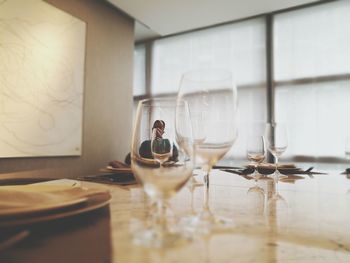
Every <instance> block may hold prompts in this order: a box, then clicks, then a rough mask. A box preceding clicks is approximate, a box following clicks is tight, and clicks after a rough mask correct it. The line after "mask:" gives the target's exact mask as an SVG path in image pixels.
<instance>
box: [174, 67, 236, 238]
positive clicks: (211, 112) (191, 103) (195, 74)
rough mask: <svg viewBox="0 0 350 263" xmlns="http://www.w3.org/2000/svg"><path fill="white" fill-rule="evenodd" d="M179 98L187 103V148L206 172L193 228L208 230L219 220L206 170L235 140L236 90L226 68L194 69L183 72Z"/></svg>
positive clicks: (208, 170)
mask: <svg viewBox="0 0 350 263" xmlns="http://www.w3.org/2000/svg"><path fill="white" fill-rule="evenodd" d="M178 101H186V102H187V103H188V107H189V111H190V116H189V117H190V120H191V124H192V125H191V126H192V136H193V137H192V145H190V148H191V150H192V151H193V156H194V158H195V163H196V165H199V166H201V167H202V169H203V170H204V171H205V173H206V174H205V176H204V182H205V191H204V204H203V207H202V211H201V212H200V214H199V215H198V216H197V218H196V219H197V220H196V221H195V222H196V225H197V226H198V227H197V226H196V229H200V231H203V232H208V231H210V229H211V228H212V227H214V226H215V225H216V224H218V223H220V221H219V220H218V218H216V217H215V216H214V215H213V214H212V212H211V210H210V207H209V186H210V180H209V179H210V177H209V174H210V171H211V168H212V166H213V165H214V164H215V163H216V162H217V161H218V160H220V159H221V158H222V157H223V156H224V155H225V154H226V153H227V152H228V151H229V149H230V148H231V146H232V145H233V143H234V142H235V140H236V137H237V122H236V117H237V90H236V87H235V86H234V85H233V80H232V75H231V73H230V72H228V71H225V70H219V69H203V70H193V71H190V72H187V73H185V74H183V76H182V79H181V83H180V89H179V92H178Z"/></svg>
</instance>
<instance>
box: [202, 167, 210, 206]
mask: <svg viewBox="0 0 350 263" xmlns="http://www.w3.org/2000/svg"><path fill="white" fill-rule="evenodd" d="M210 170H211V168H209V169H208V170H207V171H206V174H205V176H204V183H205V190H204V206H203V210H204V211H208V212H209V211H210V209H209V186H210V183H209V182H210V181H209V174H210Z"/></svg>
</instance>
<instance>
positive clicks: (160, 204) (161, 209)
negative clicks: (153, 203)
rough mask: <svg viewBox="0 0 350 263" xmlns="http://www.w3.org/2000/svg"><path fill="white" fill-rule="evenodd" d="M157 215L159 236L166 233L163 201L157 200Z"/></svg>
mask: <svg viewBox="0 0 350 263" xmlns="http://www.w3.org/2000/svg"><path fill="white" fill-rule="evenodd" d="M157 210H158V211H157V212H158V213H157V214H158V220H157V221H158V224H157V225H158V226H159V228H158V231H159V232H160V234H162V233H165V232H166V228H167V226H166V216H165V213H166V207H165V203H164V200H163V199H159V200H157Z"/></svg>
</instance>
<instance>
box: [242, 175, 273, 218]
mask: <svg viewBox="0 0 350 263" xmlns="http://www.w3.org/2000/svg"><path fill="white" fill-rule="evenodd" d="M270 180H271V179H270ZM247 195H248V199H249V200H250V201H252V202H253V204H254V206H253V211H251V213H252V214H253V215H257V216H259V215H262V214H263V213H264V206H265V191H264V189H263V188H262V187H260V186H258V184H257V181H255V184H254V186H252V187H250V188H249V189H248V191H247Z"/></svg>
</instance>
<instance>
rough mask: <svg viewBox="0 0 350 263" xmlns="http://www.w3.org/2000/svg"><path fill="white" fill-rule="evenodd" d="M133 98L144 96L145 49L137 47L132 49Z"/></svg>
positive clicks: (140, 46)
mask: <svg viewBox="0 0 350 263" xmlns="http://www.w3.org/2000/svg"><path fill="white" fill-rule="evenodd" d="M133 94H134V96H141V95H145V94H146V47H145V45H137V46H135V49H134V90H133Z"/></svg>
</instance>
